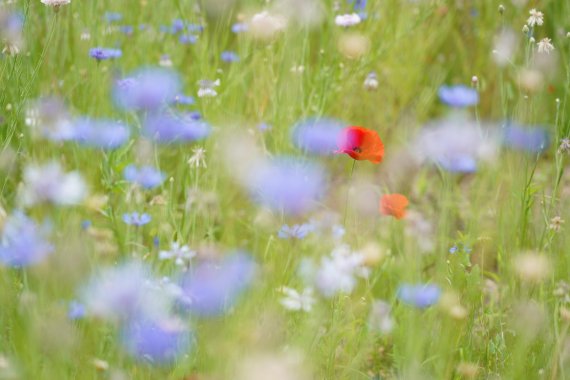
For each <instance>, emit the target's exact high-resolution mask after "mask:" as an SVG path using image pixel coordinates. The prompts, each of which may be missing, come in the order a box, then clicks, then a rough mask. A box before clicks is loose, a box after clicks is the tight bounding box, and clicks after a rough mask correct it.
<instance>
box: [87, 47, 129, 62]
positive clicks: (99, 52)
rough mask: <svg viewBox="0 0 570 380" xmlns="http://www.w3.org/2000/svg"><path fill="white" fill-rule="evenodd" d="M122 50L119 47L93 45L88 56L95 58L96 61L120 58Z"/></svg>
mask: <svg viewBox="0 0 570 380" xmlns="http://www.w3.org/2000/svg"><path fill="white" fill-rule="evenodd" d="M122 55H123V52H122V51H121V50H120V49H111V48H103V47H95V48H92V49H89V56H90V57H91V58H95V59H96V60H97V61H103V60H107V59H116V58H120V57H121V56H122Z"/></svg>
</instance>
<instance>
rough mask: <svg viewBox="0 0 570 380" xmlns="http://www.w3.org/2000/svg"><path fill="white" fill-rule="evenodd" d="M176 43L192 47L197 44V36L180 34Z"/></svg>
mask: <svg viewBox="0 0 570 380" xmlns="http://www.w3.org/2000/svg"><path fill="white" fill-rule="evenodd" d="M178 42H180V43H181V44H184V45H194V44H195V43H196V42H198V36H196V35H194V34H181V35H180V37H178Z"/></svg>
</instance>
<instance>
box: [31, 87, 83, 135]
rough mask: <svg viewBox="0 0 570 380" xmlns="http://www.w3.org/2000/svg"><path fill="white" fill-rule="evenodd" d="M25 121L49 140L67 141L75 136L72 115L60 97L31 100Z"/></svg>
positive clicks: (35, 131) (37, 133) (35, 132)
mask: <svg viewBox="0 0 570 380" xmlns="http://www.w3.org/2000/svg"><path fill="white" fill-rule="evenodd" d="M25 123H26V125H27V126H28V127H29V128H30V130H31V131H32V133H33V134H34V135H39V136H41V137H44V138H47V139H48V140H52V141H65V140H70V139H72V138H73V137H74V128H73V123H72V120H71V116H70V115H69V112H68V110H67V107H66V106H65V104H64V103H63V102H62V101H61V100H60V99H59V98H55V97H48V98H40V99H37V100H34V101H32V102H30V103H29V104H28V107H27V108H26V116H25Z"/></svg>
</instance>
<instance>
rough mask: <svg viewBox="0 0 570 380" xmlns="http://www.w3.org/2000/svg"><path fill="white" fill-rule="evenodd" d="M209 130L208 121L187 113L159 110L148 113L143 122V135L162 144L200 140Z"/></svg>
mask: <svg viewBox="0 0 570 380" xmlns="http://www.w3.org/2000/svg"><path fill="white" fill-rule="evenodd" d="M210 131H211V128H210V125H209V124H208V123H206V122H205V121H202V120H196V119H195V118H194V117H193V115H192V114H189V113H170V112H160V113H156V114H152V115H149V116H148V117H147V118H146V120H145V122H144V124H143V134H144V135H145V136H147V137H149V138H152V139H154V140H155V141H157V142H159V143H164V144H172V143H177V142H178V143H183V142H192V141H197V140H202V139H204V138H206V137H207V136H208V135H209V134H210Z"/></svg>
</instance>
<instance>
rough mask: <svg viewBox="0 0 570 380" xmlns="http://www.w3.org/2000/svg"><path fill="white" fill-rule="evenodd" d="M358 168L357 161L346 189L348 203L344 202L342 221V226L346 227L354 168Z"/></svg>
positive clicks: (354, 161)
mask: <svg viewBox="0 0 570 380" xmlns="http://www.w3.org/2000/svg"><path fill="white" fill-rule="evenodd" d="M355 166H356V160H353V161H352V169H350V176H349V177H348V188H347V189H346V201H345V202H344V217H343V220H342V225H343V226H345V227H346V217H347V216H348V197H349V195H350V184H351V182H352V175H353V174H354V167H355Z"/></svg>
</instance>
